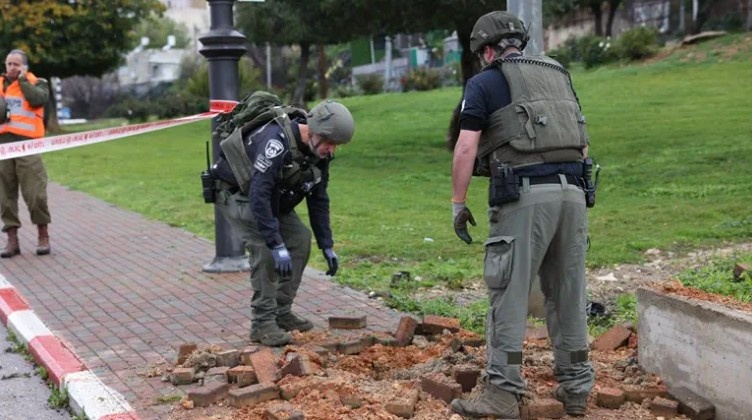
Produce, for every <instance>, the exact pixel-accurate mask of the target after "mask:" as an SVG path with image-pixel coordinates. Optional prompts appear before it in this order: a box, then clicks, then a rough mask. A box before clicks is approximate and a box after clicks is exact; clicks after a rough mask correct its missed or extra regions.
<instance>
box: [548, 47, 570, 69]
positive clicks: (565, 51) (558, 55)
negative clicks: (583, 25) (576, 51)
mask: <svg viewBox="0 0 752 420" xmlns="http://www.w3.org/2000/svg"><path fill="white" fill-rule="evenodd" d="M546 55H547V56H549V57H551V58H553V59H554V60H556V61H558V62H559V63H561V65H562V66H564V68H568V67H569V65H570V64H571V63H572V55H573V54H572V50H571V49H570V48H567V47H566V46H562V47H559V48H554V49H553V50H551V51H549V52H548V53H546Z"/></svg>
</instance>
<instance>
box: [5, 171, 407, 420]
mask: <svg viewBox="0 0 752 420" xmlns="http://www.w3.org/2000/svg"><path fill="white" fill-rule="evenodd" d="M48 194H49V201H50V209H51V212H52V217H53V223H52V224H51V225H50V238H51V243H52V255H49V256H44V257H39V256H37V255H36V254H35V253H34V249H35V245H36V229H35V228H34V226H33V225H32V224H31V223H30V222H29V220H28V212H27V211H26V208H25V207H24V206H23V204H21V205H20V206H21V214H22V217H23V218H22V223H23V227H22V228H21V229H20V230H19V236H20V242H21V252H22V254H21V255H19V256H16V257H14V258H12V259H3V260H0V264H2V265H1V266H0V272H2V273H3V275H5V277H6V278H7V279H8V281H10V282H11V283H12V284H13V285H14V286H15V287H16V288H17V290H18V291H19V292H20V293H21V294H22V295H23V296H24V297H25V298H26V299H27V300H28V301H29V304H30V305H31V307H32V309H33V310H34V311H35V312H36V314H37V315H38V316H39V318H41V319H42V321H43V322H44V323H45V324H46V325H47V327H48V328H49V329H50V330H52V331H53V333H54V334H56V335H57V336H58V337H59V338H60V339H61V340H63V341H64V342H66V343H67V344H68V345H69V347H70V348H71V350H73V351H74V352H75V353H76V354H77V355H78V356H79V357H80V358H81V360H82V361H83V362H84V363H85V364H86V365H87V367H88V368H89V369H91V370H92V371H93V372H94V373H95V374H96V375H97V376H98V377H99V378H100V379H101V380H102V381H103V382H104V383H105V384H106V385H108V386H110V387H112V388H114V389H115V390H117V391H119V392H120V393H121V394H122V395H123V396H124V397H125V398H126V399H127V400H128V402H129V403H130V404H131V405H132V406H133V408H134V409H135V410H137V412H138V414H139V416H140V417H141V418H144V419H149V418H159V417H161V416H163V415H164V414H165V412H166V411H167V410H169V409H170V408H171V405H169V404H168V405H160V404H157V403H156V398H157V397H159V396H162V395H175V394H178V393H182V391H180V390H178V389H177V388H174V387H173V386H171V385H170V384H168V383H164V382H162V381H161V378H160V377H153V378H147V377H146V375H145V373H146V372H147V371H148V369H149V367H151V366H154V365H159V364H163V363H174V361H175V358H176V354H177V349H178V347H179V345H180V344H181V343H185V342H196V343H198V344H199V347H201V346H206V345H209V344H218V345H221V346H224V347H232V348H243V347H245V346H246V345H247V344H248V343H249V340H248V331H249V329H250V324H251V322H250V308H249V304H250V298H251V286H250V281H249V275H248V273H226V274H209V273H204V272H202V271H201V268H202V266H203V264H205V263H208V262H210V261H211V259H212V258H213V256H214V244H213V243H211V242H209V241H207V240H205V239H202V238H199V237H197V236H195V235H193V234H191V233H189V232H186V231H184V230H181V229H178V228H173V227H170V226H168V225H167V224H165V223H161V222H156V221H152V220H148V219H146V218H145V217H143V216H141V215H139V214H137V213H134V212H130V211H126V210H123V209H120V208H118V207H116V206H114V205H111V204H109V203H106V202H104V201H101V200H98V199H96V198H93V197H90V196H88V195H86V194H83V193H81V192H77V191H72V190H69V189H67V188H65V187H63V186H60V185H58V184H54V183H50V185H49V188H48ZM21 201H23V200H21ZM0 243H3V244H4V239H3V240H2V241H0ZM314 258H315V257H314ZM294 310H295V311H296V312H298V313H300V314H301V315H303V316H305V317H308V318H310V319H311V320H312V321H313V322H314V324H315V325H316V327H317V328H318V329H323V328H326V326H327V320H328V316H329V315H341V314H342V313H347V314H351V315H361V314H363V315H367V317H368V329H369V330H372V331H389V332H393V331H394V330H395V328H396V326H397V324H398V322H399V319H400V316H401V315H402V314H400V313H399V312H396V311H393V310H391V309H389V308H386V307H384V306H383V305H381V304H380V303H379V302H377V301H374V300H370V299H368V297H367V296H366V295H365V294H364V293H362V292H358V291H355V290H352V289H349V288H346V287H342V286H339V285H337V284H336V283H334V282H332V281H330V280H328V279H327V278H326V277H324V276H323V275H321V274H320V273H318V272H315V271H313V270H310V269H309V270H307V271H306V275H305V277H304V279H303V284H302V286H301V288H300V290H299V292H298V297H297V298H296V303H295V307H294ZM335 311H336V312H335Z"/></svg>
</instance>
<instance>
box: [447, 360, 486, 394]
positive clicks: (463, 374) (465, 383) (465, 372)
mask: <svg viewBox="0 0 752 420" xmlns="http://www.w3.org/2000/svg"><path fill="white" fill-rule="evenodd" d="M479 376H480V369H476V368H474V367H468V366H454V367H453V368H452V379H454V380H455V382H457V383H458V384H460V386H461V387H462V392H470V391H472V390H473V388H475V385H476V384H477V383H478V377H479Z"/></svg>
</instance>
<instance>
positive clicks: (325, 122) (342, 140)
mask: <svg viewBox="0 0 752 420" xmlns="http://www.w3.org/2000/svg"><path fill="white" fill-rule="evenodd" d="M308 127H310V128H311V132H313V133H314V134H318V135H320V136H323V137H325V138H326V139H327V140H329V141H331V142H332V143H335V144H346V143H349V142H350V140H351V139H352V136H353V133H354V132H355V120H353V116H352V114H351V113H350V111H349V110H348V109H347V108H346V107H345V106H344V105H342V104H341V103H339V102H335V101H332V100H326V101H324V102H321V103H320V104H318V105H316V106H315V107H313V109H312V110H311V112H309V113H308Z"/></svg>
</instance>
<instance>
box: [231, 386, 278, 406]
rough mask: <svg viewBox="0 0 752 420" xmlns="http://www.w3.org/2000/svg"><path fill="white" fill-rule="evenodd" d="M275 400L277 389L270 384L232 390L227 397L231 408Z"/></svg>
mask: <svg viewBox="0 0 752 420" xmlns="http://www.w3.org/2000/svg"><path fill="white" fill-rule="evenodd" d="M277 398H279V388H277V385H275V384H272V383H261V384H255V385H251V386H247V387H245V388H238V389H233V390H232V391H230V392H229V395H228V400H229V402H230V405H231V406H233V407H244V406H253V405H256V404H258V403H260V402H264V401H269V400H276V399H277Z"/></svg>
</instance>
